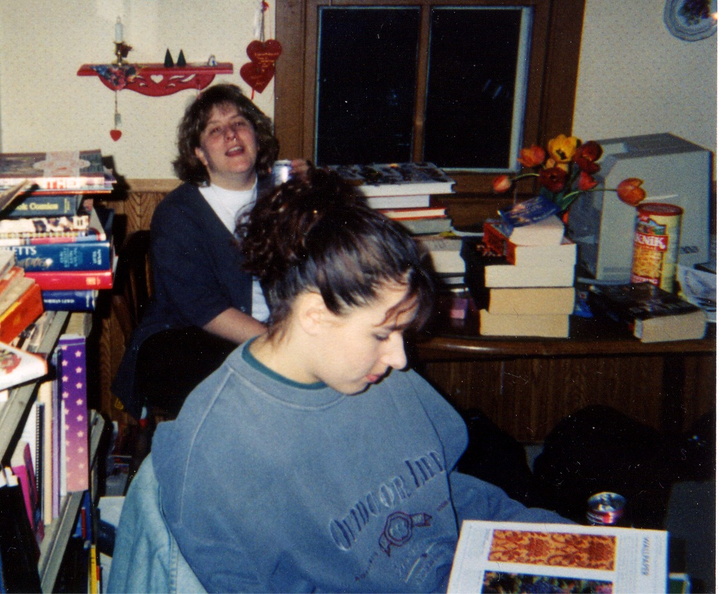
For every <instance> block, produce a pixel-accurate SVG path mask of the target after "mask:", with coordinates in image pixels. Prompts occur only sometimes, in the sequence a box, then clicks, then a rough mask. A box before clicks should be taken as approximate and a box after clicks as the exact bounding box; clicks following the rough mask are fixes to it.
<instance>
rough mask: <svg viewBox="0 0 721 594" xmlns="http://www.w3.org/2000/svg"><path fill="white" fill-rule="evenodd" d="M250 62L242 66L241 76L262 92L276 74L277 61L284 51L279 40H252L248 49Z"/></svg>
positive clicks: (255, 89) (254, 88)
mask: <svg viewBox="0 0 721 594" xmlns="http://www.w3.org/2000/svg"><path fill="white" fill-rule="evenodd" d="M246 52H247V54H248V57H249V58H250V62H248V63H247V64H243V66H241V68H240V76H241V78H242V79H243V80H244V81H245V82H246V83H248V85H250V87H251V88H252V89H253V90H254V91H258V93H262V92H263V90H264V89H265V87H267V86H268V83H269V82H270V81H271V80H272V79H273V76H275V62H276V61H277V60H278V57H279V56H280V54H281V53H282V52H283V47H282V46H281V45H280V42H279V41H276V40H275V39H269V40H268V41H257V40H256V41H251V42H250V43H249V44H248V49H247V50H246Z"/></svg>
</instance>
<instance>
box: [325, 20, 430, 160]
mask: <svg viewBox="0 0 721 594" xmlns="http://www.w3.org/2000/svg"><path fill="white" fill-rule="evenodd" d="M419 18H420V11H419V10H418V9H417V8H402V9H400V8H374V9H366V8H335V7H322V8H321V9H320V27H319V40H318V47H319V51H318V54H319V57H318V85H317V91H316V93H317V95H316V100H317V105H316V155H315V161H316V162H317V163H319V164H327V165H330V164H351V163H371V162H376V163H390V162H397V161H400V162H404V161H411V160H412V133H413V106H414V93H415V87H416V60H417V54H418V23H419Z"/></svg>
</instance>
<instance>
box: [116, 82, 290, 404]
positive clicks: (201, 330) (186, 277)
mask: <svg viewBox="0 0 721 594" xmlns="http://www.w3.org/2000/svg"><path fill="white" fill-rule="evenodd" d="M178 153H179V154H178V157H177V158H176V159H175V161H174V163H173V165H174V167H175V172H176V174H177V175H178V177H179V178H180V179H181V180H182V181H183V182H185V183H183V184H182V185H181V186H179V187H178V188H177V189H176V190H174V191H173V192H171V193H170V194H169V195H168V196H166V197H165V198H164V199H163V201H162V202H161V203H160V204H159V205H158V207H157V208H156V210H155V212H154V214H153V219H152V222H151V228H150V233H151V240H150V241H151V245H150V251H151V262H152V270H153V288H154V295H153V301H152V303H151V304H150V305H149V307H148V309H147V311H146V313H145V314H144V316H143V319H142V321H141V323H140V326H139V327H138V329H137V330H136V331H135V333H134V334H133V336H132V339H131V344H130V346H129V348H128V349H127V351H126V354H125V357H124V358H123V361H122V363H121V366H120V369H119V371H118V374H117V375H116V378H115V381H114V383H113V392H114V393H115V395H116V396H118V397H119V398H120V400H121V401H122V402H123V404H124V405H125V408H126V410H127V411H128V412H129V413H130V414H131V415H133V416H135V417H136V418H139V417H140V416H141V411H142V407H143V406H148V405H156V406H160V407H162V408H163V409H165V410H166V411H168V412H169V413H170V415H171V416H174V415H175V414H177V411H178V410H179V409H180V406H181V405H182V403H183V400H184V398H185V396H186V395H187V394H188V393H189V392H190V390H192V389H193V388H194V387H195V386H196V385H197V384H198V382H199V381H200V380H202V379H203V378H204V377H206V376H207V375H208V374H209V373H210V372H211V371H213V370H214V369H216V368H217V367H218V366H219V365H220V363H221V362H222V361H223V360H224V359H225V357H226V356H227V355H228V353H230V352H231V351H232V350H233V349H234V348H235V347H236V346H237V345H238V344H239V343H241V342H243V341H245V340H247V339H248V338H250V337H252V336H256V335H258V334H260V333H261V332H262V331H263V330H264V329H265V326H264V324H263V322H265V320H266V318H267V315H268V309H267V306H266V304H265V299H264V297H263V294H262V292H261V290H260V286H259V285H258V283H257V281H255V280H254V279H253V277H252V276H251V275H250V274H248V273H245V272H243V271H242V268H241V263H242V257H241V255H240V253H239V251H238V249H237V244H236V242H235V237H234V231H235V228H236V223H237V217H238V215H239V213H241V212H242V211H243V210H244V209H245V208H248V207H249V206H250V205H252V204H253V202H254V201H255V199H256V197H257V196H258V195H260V194H262V193H263V192H265V191H268V190H269V189H270V186H272V183H271V176H270V174H271V170H272V165H273V162H274V161H275V159H276V157H277V155H278V141H277V140H276V138H275V137H274V136H273V131H272V123H271V121H270V119H269V118H268V117H267V116H265V115H264V114H263V113H262V112H261V111H260V110H259V109H258V108H257V107H256V106H255V105H254V104H253V103H252V102H251V101H250V100H249V99H248V98H247V97H245V96H244V95H243V93H242V91H241V90H240V88H238V87H237V86H235V85H229V84H220V85H215V86H212V87H209V88H208V89H206V90H205V91H204V92H203V93H201V94H200V95H199V96H198V97H197V98H196V99H195V100H194V101H193V103H191V104H190V105H189V106H188V108H187V110H186V111H185V114H184V116H183V119H182V120H181V122H180V125H179V127H178Z"/></svg>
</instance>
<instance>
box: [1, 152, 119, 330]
mask: <svg viewBox="0 0 721 594" xmlns="http://www.w3.org/2000/svg"><path fill="white" fill-rule="evenodd" d="M114 181H115V180H114V178H113V176H112V173H111V172H110V171H109V170H107V169H106V168H105V167H104V166H103V163H102V155H101V153H100V151H99V150H90V151H75V152H61V153H5V154H0V208H1V209H2V210H0V250H2V251H11V252H13V253H14V255H15V257H16V264H17V266H18V267H20V268H22V269H23V271H24V276H25V278H29V279H33V280H34V281H35V282H36V283H37V285H38V286H39V287H40V290H41V291H42V299H43V303H44V307H45V309H46V310H68V311H90V310H92V309H94V308H95V303H96V299H97V295H98V291H99V290H102V289H110V288H112V284H113V266H114V260H115V256H114V249H113V243H112V224H113V213H112V211H110V210H107V209H100V208H99V207H96V206H95V204H94V200H93V198H94V196H95V195H98V194H105V193H109V192H110V191H111V190H112V185H113V183H114ZM0 340H2V339H1V338H0Z"/></svg>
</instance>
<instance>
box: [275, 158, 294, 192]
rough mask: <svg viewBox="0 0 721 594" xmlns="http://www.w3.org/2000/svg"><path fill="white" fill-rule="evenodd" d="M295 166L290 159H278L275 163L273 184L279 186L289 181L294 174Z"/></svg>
mask: <svg viewBox="0 0 721 594" xmlns="http://www.w3.org/2000/svg"><path fill="white" fill-rule="evenodd" d="M292 170H293V166H292V165H291V162H290V160H289V159H284V160H282V161H276V162H275V163H274V164H273V185H274V186H276V187H277V186H279V185H280V184H283V183H285V182H287V181H288V180H289V179H290V177H291V175H292Z"/></svg>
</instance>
